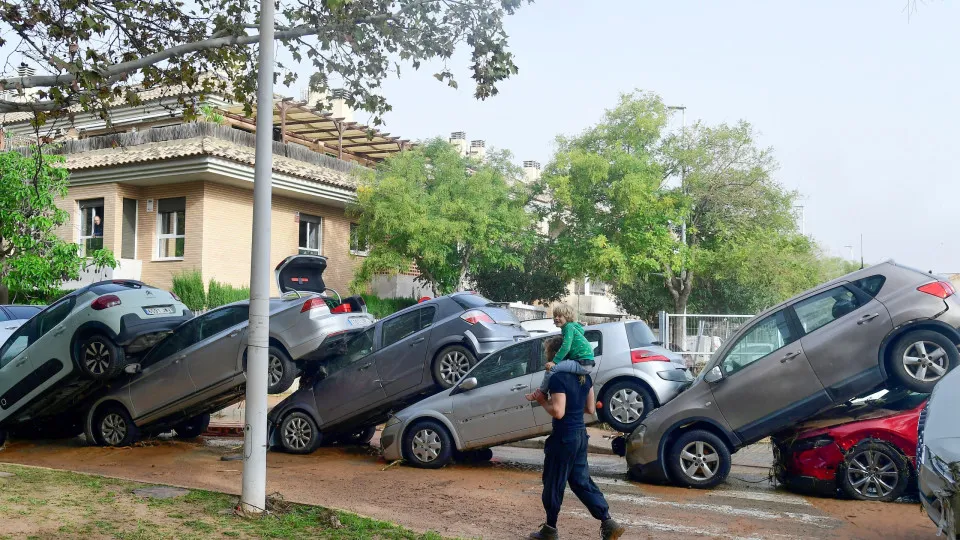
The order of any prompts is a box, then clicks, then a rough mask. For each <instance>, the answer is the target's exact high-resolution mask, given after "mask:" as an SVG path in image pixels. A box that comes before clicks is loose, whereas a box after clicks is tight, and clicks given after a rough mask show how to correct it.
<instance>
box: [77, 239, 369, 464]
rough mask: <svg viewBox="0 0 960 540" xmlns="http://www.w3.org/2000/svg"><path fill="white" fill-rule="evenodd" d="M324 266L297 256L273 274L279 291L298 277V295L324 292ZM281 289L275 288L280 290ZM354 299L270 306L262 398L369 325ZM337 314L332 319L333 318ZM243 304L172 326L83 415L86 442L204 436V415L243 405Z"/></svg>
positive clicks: (294, 296) (291, 297)
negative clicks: (333, 339)
mask: <svg viewBox="0 0 960 540" xmlns="http://www.w3.org/2000/svg"><path fill="white" fill-rule="evenodd" d="M325 267H326V259H324V258H323V257H316V256H307V257H304V256H298V257H296V260H295V261H291V260H285V261H284V262H282V263H281V264H280V265H279V266H278V267H277V273H276V275H277V279H278V281H279V282H280V283H281V284H282V283H284V282H285V281H288V282H289V281H290V278H291V277H296V278H297V282H298V285H297V287H299V288H301V289H307V288H314V289H319V290H321V291H322V290H324V289H325V287H324V285H323V280H322V278H321V274H322V273H323V269H324V268H325ZM286 286H287V285H284V286H281V290H283V289H284V288H285V287H286ZM361 302H362V301H361V300H359V298H346V299H343V301H342V303H340V304H339V305H342V306H352V307H349V309H347V308H344V309H343V310H340V311H338V310H337V308H334V309H333V310H330V309H329V308H328V307H327V306H328V304H327V302H326V301H325V299H324V297H321V296H318V295H317V294H314V293H313V292H309V291H303V290H301V291H291V292H288V294H287V295H285V296H284V297H283V298H272V299H270V347H269V350H268V353H267V354H268V358H269V362H268V374H269V377H268V383H269V386H268V391H270V392H271V393H279V392H283V391H286V390H287V389H288V388H289V387H290V385H291V384H292V383H293V377H294V375H295V374H294V372H293V370H292V368H288V367H287V366H293V364H294V361H295V360H297V359H300V358H301V357H302V356H303V353H304V352H305V351H307V350H308V347H311V346H312V347H317V346H318V345H316V344H321V343H322V342H323V341H324V340H325V338H326V337H327V336H328V335H330V334H336V333H338V332H341V331H343V330H346V329H348V328H359V327H364V326H368V325H370V324H372V323H373V320H374V319H373V316H372V315H370V314H368V313H366V311H365V306H363V305H361ZM331 311H337V313H331ZM249 316H250V303H249V301H246V300H244V301H241V302H236V303H233V304H228V305H226V306H223V307H220V308H217V309H214V310H211V311H209V312H207V313H204V314H203V315H200V316H198V317H196V318H194V319H192V320H190V321H188V322H186V323H184V324H182V325H181V326H180V327H178V328H177V329H176V330H175V331H174V332H173V333H172V334H170V335H169V336H168V337H167V338H166V339H164V340H163V341H162V342H160V343H159V344H158V345H157V346H156V347H154V348H153V350H151V351H150V352H149V353H147V354H146V356H144V357H143V359H142V360H141V361H140V363H139V364H137V365H134V366H130V367H131V369H130V371H132V372H133V374H132V375H131V376H130V377H129V378H128V379H125V380H122V381H121V382H120V383H118V384H114V385H113V386H112V387H111V388H110V389H109V390H108V391H106V392H104V393H103V394H102V395H100V396H98V397H97V398H96V399H95V400H93V401H92V403H91V404H89V405H88V406H86V407H85V408H84V410H85V413H84V429H85V431H86V433H87V438H88V440H90V441H93V442H95V443H96V444H98V445H102V446H127V445H129V444H131V443H132V442H134V441H136V440H137V439H138V438H139V437H140V436H141V435H142V434H144V433H147V434H149V433H162V432H164V431H167V430H169V429H170V428H173V429H174V430H175V431H176V434H177V435H178V436H179V437H182V438H192V437H196V436H197V435H199V434H201V433H203V431H205V430H206V428H207V424H208V423H209V421H210V413H211V412H215V411H217V410H220V409H222V408H224V407H227V406H229V405H232V404H234V403H237V402H239V401H240V400H242V399H243V396H244V392H245V388H246V374H245V368H246V350H247V326H248V323H249Z"/></svg>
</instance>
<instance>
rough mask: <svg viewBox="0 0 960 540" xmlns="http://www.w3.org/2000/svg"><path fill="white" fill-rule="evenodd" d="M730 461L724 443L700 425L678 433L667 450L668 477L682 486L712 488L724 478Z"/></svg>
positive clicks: (728, 451) (728, 472) (727, 473)
mask: <svg viewBox="0 0 960 540" xmlns="http://www.w3.org/2000/svg"><path fill="white" fill-rule="evenodd" d="M730 464H731V463H730V450H729V449H728V448H727V445H726V443H724V442H723V441H722V440H720V437H717V436H716V435H714V434H713V433H711V432H709V431H705V430H701V429H696V430H693V431H688V432H687V433H684V434H683V435H680V436H679V437H677V439H676V440H675V441H673V443H672V444H671V445H670V451H669V452H668V453H667V470H668V471H669V472H670V479H671V480H673V481H674V482H676V483H677V484H679V485H681V486H684V487H692V488H698V489H707V488H712V487H714V486H716V485H717V484H720V483H721V482H723V481H724V480H726V479H727V476H728V475H729V474H730ZM691 471H692V472H691Z"/></svg>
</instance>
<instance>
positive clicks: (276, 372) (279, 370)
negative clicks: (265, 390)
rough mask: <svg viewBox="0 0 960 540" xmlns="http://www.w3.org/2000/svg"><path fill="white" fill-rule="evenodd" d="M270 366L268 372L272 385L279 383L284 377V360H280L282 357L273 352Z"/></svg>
mask: <svg viewBox="0 0 960 540" xmlns="http://www.w3.org/2000/svg"><path fill="white" fill-rule="evenodd" d="M268 366H269V369H268V370H267V374H268V375H269V376H270V386H274V385H276V384H279V383H280V379H282V378H283V362H281V361H280V358H278V357H277V356H275V355H272V354H271V355H270V359H269V364H268Z"/></svg>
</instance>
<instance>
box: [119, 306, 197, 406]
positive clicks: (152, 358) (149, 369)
mask: <svg viewBox="0 0 960 540" xmlns="http://www.w3.org/2000/svg"><path fill="white" fill-rule="evenodd" d="M201 319H202V316H201V317H197V318H195V319H192V320H190V321H187V322H185V323H183V324H181V325H180V326H179V327H177V329H176V330H174V332H173V333H172V334H170V335H169V336H167V337H166V338H165V339H164V340H163V341H161V342H160V343H158V344H157V346H156V347H154V348H153V349H152V350H151V351H150V352H149V353H147V355H146V356H145V357H144V358H143V360H142V361H141V363H140V367H141V369H142V373H140V374H139V376H137V377H136V378H135V379H134V381H133V382H132V383H131V384H130V401H131V403H133V408H134V410H133V411H131V412H132V414H133V417H134V419H138V418H145V420H147V421H149V417H148V415H150V414H151V413H155V412H156V411H158V410H159V409H161V408H163V407H165V406H167V405H169V404H171V403H174V402H176V401H178V400H180V399H183V398H185V397H187V396H189V395H190V394H193V393H194V392H196V390H197V387H196V385H194V384H193V380H192V379H191V378H190V371H189V369H188V368H187V363H186V362H184V360H185V351H186V350H187V349H188V348H190V347H191V346H192V345H194V344H195V343H197V341H199V339H200V321H201Z"/></svg>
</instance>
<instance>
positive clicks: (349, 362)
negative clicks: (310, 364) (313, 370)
mask: <svg viewBox="0 0 960 540" xmlns="http://www.w3.org/2000/svg"><path fill="white" fill-rule="evenodd" d="M376 328H377V327H376V326H371V327H370V328H369V329H367V330H365V331H364V332H362V333H360V334H357V335H356V336H354V337H352V338H350V341H348V342H347V344H346V353H344V354H342V355H338V356H336V357H334V358H331V359H330V360H328V361H326V362H325V363H324V366H323V368H324V369H325V370H326V372H327V375H326V377H324V378H323V379H321V380H319V381H318V382H317V383H316V384H315V385H314V387H313V393H314V396H315V398H316V400H317V413H318V414H319V415H320V419H321V420H322V421H323V425H324V426H329V425H331V424H333V423H335V422H337V421H339V420H341V419H346V418H347V417H350V416H354V415H357V414H360V413H362V412H364V411H367V410H369V409H370V407H372V406H373V405H375V404H377V403H379V402H381V401H383V400H384V399H385V398H386V394H385V393H384V391H383V387H382V386H381V385H380V375H379V374H378V373H377V366H376V363H375V362H374V359H373V354H372V353H373V344H374V337H375V335H376Z"/></svg>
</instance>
